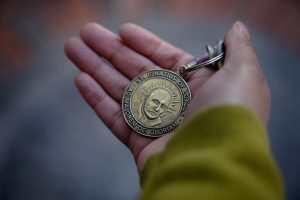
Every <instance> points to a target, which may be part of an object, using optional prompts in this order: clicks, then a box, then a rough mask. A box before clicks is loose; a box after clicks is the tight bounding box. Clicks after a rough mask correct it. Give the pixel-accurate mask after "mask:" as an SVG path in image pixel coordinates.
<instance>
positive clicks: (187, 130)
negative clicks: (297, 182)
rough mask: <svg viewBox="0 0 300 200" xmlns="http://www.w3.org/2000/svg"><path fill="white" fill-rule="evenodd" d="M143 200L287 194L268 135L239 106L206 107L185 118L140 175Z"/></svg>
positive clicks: (258, 123) (238, 197) (280, 195)
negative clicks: (192, 116) (161, 150)
mask: <svg viewBox="0 0 300 200" xmlns="http://www.w3.org/2000/svg"><path fill="white" fill-rule="evenodd" d="M141 184H142V193H141V195H140V198H139V199H141V200H146V199H155V200H160V199H163V200H177V199H178V200H179V199H180V200H185V199H186V200H190V199H230V200H234V199H241V200H246V199H249V200H250V199H251V200H252V199H253V200H257V199H263V200H269V199H272V200H273V199H274V200H276V199H284V194H283V187H282V182H281V178H280V175H279V173H278V170H277V168H276V164H275V163H274V160H273V158H272V155H271V152H270V149H269V142H268V138H267V134H266V132H265V129H264V127H263V125H262V124H261V122H260V121H259V120H258V118H257V117H256V116H255V115H254V114H253V113H252V112H250V111H249V110H247V109H245V108H243V107H240V106H235V105H221V106H214V107H211V108H208V109H206V110H205V111H203V112H201V113H199V114H197V115H196V116H195V117H194V118H193V119H192V120H190V121H188V122H187V123H185V124H184V125H183V126H182V127H181V128H180V129H179V130H178V132H177V133H176V134H175V135H174V137H173V138H172V139H171V140H170V141H169V143H168V145H167V146H166V149H165V150H164V151H163V152H161V153H158V154H156V155H154V156H152V157H151V158H150V159H149V160H148V161H147V163H146V165H145V167H144V169H143V172H142V175H141Z"/></svg>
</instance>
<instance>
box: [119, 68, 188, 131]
mask: <svg viewBox="0 0 300 200" xmlns="http://www.w3.org/2000/svg"><path fill="white" fill-rule="evenodd" d="M190 100H191V92H190V90H189V88H188V85H187V83H186V82H185V80H184V79H183V78H182V77H181V76H179V75H178V74H176V73H174V72H172V71H168V70H153V71H148V72H145V73H143V74H140V75H139V76H137V77H136V78H134V79H133V80H132V81H131V83H130V84H129V86H128V87H127V89H126V91H125V93H124V96H123V100H122V110H123V115H124V118H125V120H126V122H127V123H128V125H129V126H130V127H131V128H133V129H134V130H135V131H136V132H138V133H140V134H142V135H144V136H149V137H160V136H162V135H165V134H167V133H169V132H171V131H173V130H174V129H176V128H177V127H178V126H179V125H180V123H181V121H182V118H183V114H184V111H185V110H186V109H187V106H188V104H189V103H190Z"/></svg>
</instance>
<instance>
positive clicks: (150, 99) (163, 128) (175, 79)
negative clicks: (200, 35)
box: [122, 41, 225, 137]
mask: <svg viewBox="0 0 300 200" xmlns="http://www.w3.org/2000/svg"><path fill="white" fill-rule="evenodd" d="M223 47H224V45H223V41H218V42H217V45H216V46H215V47H214V48H213V47H210V46H207V48H206V49H207V53H204V54H202V55H201V56H200V57H198V58H196V59H195V60H193V61H192V62H191V63H189V64H187V65H184V66H181V67H179V68H178V72H177V73H175V72H172V71H169V70H163V69H161V70H152V71H147V72H144V73H142V74H140V75H138V76H137V77H135V78H134V79H133V80H132V81H131V82H130V84H129V85H128V87H127V88H126V90H125V92H124V95H123V99H122V111H123V116H124V118H125V120H126V122H127V123H128V125H129V126H130V127H131V128H132V129H133V130H134V131H136V132H137V133H139V134H141V135H144V136H148V137H161V136H163V135H165V134H167V133H169V132H172V131H174V130H175V129H176V128H177V127H178V126H179V125H180V124H181V122H182V120H183V115H184V112H185V111H186V109H187V107H188V105H189V103H190V101H191V91H190V89H189V87H188V85H187V83H186V81H185V80H184V78H183V77H184V76H185V75H186V74H187V73H188V72H191V71H193V70H196V69H199V68H201V67H205V66H208V65H215V67H218V68H219V67H221V65H222V63H223V60H224V59H223V58H224V51H225V50H224V48H223Z"/></svg>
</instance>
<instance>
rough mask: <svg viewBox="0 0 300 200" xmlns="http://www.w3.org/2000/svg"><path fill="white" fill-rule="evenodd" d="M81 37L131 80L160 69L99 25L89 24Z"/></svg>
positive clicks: (82, 31) (81, 33) (84, 28)
mask: <svg viewBox="0 0 300 200" xmlns="http://www.w3.org/2000/svg"><path fill="white" fill-rule="evenodd" d="M80 36H81V38H82V40H83V41H84V42H85V43H86V44H87V45H88V46H89V47H90V48H92V49H93V50H94V51H95V52H97V54H99V55H100V56H102V57H103V58H105V59H106V60H107V61H109V62H110V63H111V64H112V65H114V66H115V67H116V68H117V69H118V70H119V71H120V72H121V73H123V74H124V75H125V76H127V77H128V78H129V79H132V78H134V77H135V76H137V75H138V74H140V73H142V72H144V71H148V70H151V69H157V68H158V67H157V66H155V65H154V63H153V62H151V61H150V60H149V59H147V58H145V57H144V56H142V55H140V54H138V53H136V52H135V51H134V50H132V49H130V48H129V47H128V46H126V45H124V44H123V42H122V40H121V39H120V37H118V36H117V35H116V34H114V33H113V32H111V31H109V30H108V29H106V28H104V27H103V26H101V25H99V24H96V23H89V24H87V25H86V26H84V27H83V29H82V30H81V31H80Z"/></svg>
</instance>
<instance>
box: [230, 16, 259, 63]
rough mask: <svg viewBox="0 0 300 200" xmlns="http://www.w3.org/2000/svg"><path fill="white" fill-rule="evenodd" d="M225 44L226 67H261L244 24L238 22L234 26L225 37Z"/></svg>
mask: <svg viewBox="0 0 300 200" xmlns="http://www.w3.org/2000/svg"><path fill="white" fill-rule="evenodd" d="M224 44H225V47H226V57H225V65H224V67H227V68H238V67H240V66H249V65H251V66H253V65H255V66H259V64H258V59H257V57H256V54H255V52H254V50H253V47H252V45H251V41H250V34H249V31H248V29H247V27H246V26H245V25H244V24H243V23H242V22H239V21H237V22H235V23H234V24H233V26H232V27H231V29H230V30H229V31H228V32H227V34H226V36H225V40H224Z"/></svg>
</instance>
